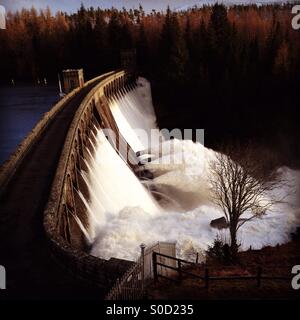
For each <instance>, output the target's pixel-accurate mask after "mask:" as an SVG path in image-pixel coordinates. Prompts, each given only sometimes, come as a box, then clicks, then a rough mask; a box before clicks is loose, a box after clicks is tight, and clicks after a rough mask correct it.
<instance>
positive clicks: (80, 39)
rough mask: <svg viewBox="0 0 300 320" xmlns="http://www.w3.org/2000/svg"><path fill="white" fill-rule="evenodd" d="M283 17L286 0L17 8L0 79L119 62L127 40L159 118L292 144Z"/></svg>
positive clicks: (295, 55) (292, 92) (293, 76)
mask: <svg viewBox="0 0 300 320" xmlns="http://www.w3.org/2000/svg"><path fill="white" fill-rule="evenodd" d="M291 19H292V15H291V5H289V4H286V5H265V6H260V7H257V6H255V5H249V6H232V7H230V8H226V7H224V6H223V5H215V6H213V7H210V6H204V7H202V8H193V9H190V10H188V11H183V12H172V11H171V10H170V9H168V10H167V11H166V12H157V11H155V10H153V11H152V12H151V13H145V12H144V10H143V8H142V7H141V6H140V8H139V9H136V10H126V9H123V10H116V9H114V8H112V9H109V10H102V9H100V8H97V9H95V8H88V9H87V8H85V7H84V6H81V8H80V9H79V10H78V12H77V13H74V14H66V13H63V12H57V13H56V14H55V15H53V14H52V13H51V11H50V10H49V9H47V10H44V11H40V12H37V11H36V10H35V9H34V8H32V9H31V10H21V11H19V12H16V13H9V14H8V19H7V20H8V21H7V30H5V31H4V30H0V31H1V32H0V74H1V81H2V82H5V83H9V81H10V79H12V78H14V79H15V80H17V81H18V80H34V81H36V79H37V78H43V77H47V78H48V79H51V78H52V79H56V75H57V73H58V72H60V71H61V70H62V69H66V68H84V72H85V76H86V78H91V77H92V76H95V75H98V74H100V73H102V72H105V71H109V70H113V69H117V68H119V67H120V51H121V50H124V49H131V48H136V50H137V62H138V66H139V73H140V74H144V75H145V76H146V77H148V78H149V79H150V80H151V81H152V84H153V93H154V98H155V105H156V107H157V115H158V121H159V124H160V126H163V127H179V128H180V127H182V128H188V127H189V128H205V129H206V130H207V133H206V137H207V139H208V140H207V141H208V142H209V144H214V141H215V139H217V140H218V139H220V136H222V135H225V136H229V135H233V136H235V135H239V136H240V137H243V136H245V138H246V139H249V138H251V136H255V137H262V138H264V137H265V136H268V137H269V138H270V137H272V139H273V140H272V139H271V140H272V141H273V142H274V143H275V141H276V143H277V142H278V141H279V140H280V141H281V140H282V141H284V143H280V144H281V145H282V146H283V147H282V148H286V149H287V150H298V152H299V147H298V144H297V145H296V144H295V143H296V142H294V140H293V139H287V137H290V136H291V134H293V135H294V136H297V134H298V131H297V130H298V126H299V124H298V109H299V102H298V100H300V99H299V98H298V97H297V95H298V94H299V92H300V91H299V90H300V88H299V87H300V31H295V30H293V29H292V27H291ZM183 110H184V111H183ZM296 119H297V120H296ZM218 131H219V132H218ZM212 132H213V133H212ZM295 132H296V134H294V133H295ZM269 138H268V139H269ZM269 140H270V139H269ZM288 152H289V151H288Z"/></svg>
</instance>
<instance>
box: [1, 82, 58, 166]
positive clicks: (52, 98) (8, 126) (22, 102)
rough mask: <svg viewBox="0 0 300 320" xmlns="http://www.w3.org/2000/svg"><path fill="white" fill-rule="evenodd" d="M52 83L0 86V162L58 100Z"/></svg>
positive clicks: (6, 157)
mask: <svg viewBox="0 0 300 320" xmlns="http://www.w3.org/2000/svg"><path fill="white" fill-rule="evenodd" d="M58 93H59V91H58V87H57V86H56V85H48V86H37V85H32V84H17V85H15V86H0V165H1V164H3V162H4V161H6V160H7V159H8V158H9V156H10V155H11V154H12V153H13V152H14V150H15V149H16V147H17V146H18V145H19V143H20V142H21V141H22V140H23V139H24V138H25V136H26V135H27V134H28V133H29V132H30V131H31V129H32V128H33V127H34V126H35V124H36V123H37V122H38V121H39V119H40V118H41V117H42V115H43V114H44V113H45V112H47V111H48V110H49V109H51V107H52V106H53V105H54V104H55V102H57V101H58V100H59V95H58Z"/></svg>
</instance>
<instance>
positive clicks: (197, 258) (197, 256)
mask: <svg viewBox="0 0 300 320" xmlns="http://www.w3.org/2000/svg"><path fill="white" fill-rule="evenodd" d="M198 261H199V252H197V255H196V264H198Z"/></svg>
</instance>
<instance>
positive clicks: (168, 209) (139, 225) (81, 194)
mask: <svg viewBox="0 0 300 320" xmlns="http://www.w3.org/2000/svg"><path fill="white" fill-rule="evenodd" d="M147 92H148V94H147ZM150 92H151V90H150V84H149V82H147V81H146V80H144V79H141V78H139V79H137V78H136V77H134V76H133V75H131V74H128V73H126V72H124V71H120V72H110V73H107V74H105V75H102V76H100V77H97V78H95V79H92V80H91V81H89V82H88V83H86V85H85V86H84V88H82V89H78V90H74V91H73V92H72V93H70V94H69V95H67V96H66V97H65V98H64V99H62V100H61V101H60V102H59V103H58V104H56V105H55V106H54V107H53V108H52V109H51V110H50V111H49V112H48V113H46V114H45V115H44V117H43V118H42V119H41V120H40V121H39V123H38V124H37V125H36V127H35V128H34V129H33V130H32V132H31V133H30V134H29V135H28V137H27V138H26V139H25V140H24V141H23V142H22V144H21V145H20V146H19V148H18V149H17V150H16V152H15V154H13V155H12V157H11V159H10V160H9V161H8V162H7V163H6V164H5V165H4V166H2V168H1V172H0V181H1V209H2V213H1V224H0V230H1V232H0V237H1V244H0V249H1V257H2V259H3V263H4V264H5V265H6V266H7V267H8V269H9V270H10V274H12V275H13V277H14V278H15V279H16V280H15V283H10V288H13V290H15V292H16V293H17V292H22V290H23V289H22V288H29V287H30V288H31V295H32V296H40V295H41V293H43V292H44V293H45V294H49V292H55V294H56V288H57V287H62V286H65V287H66V288H67V289H66V290H69V289H68V288H71V289H70V290H71V291H72V292H71V293H72V295H73V294H74V296H82V295H84V296H85V293H86V292H87V293H88V294H90V293H91V288H94V287H95V286H96V287H97V290H98V289H99V288H104V290H107V289H108V288H110V287H111V286H112V285H113V284H114V283H115V281H116V279H117V278H119V277H120V276H121V275H122V274H124V272H125V271H126V270H127V269H128V268H129V266H130V265H131V264H132V262H130V261H133V260H135V258H136V257H137V256H138V254H139V245H140V244H141V242H143V243H145V244H146V245H147V246H149V245H151V243H153V242H157V241H159V240H160V241H164V240H165V241H176V242H177V254H178V256H182V257H186V258H191V259H194V258H195V252H196V251H197V252H203V250H205V249H206V248H207V246H208V245H210V244H211V243H212V241H213V240H214V237H215V236H216V235H217V234H218V231H216V230H213V229H212V228H211V227H210V221H211V220H212V219H214V218H219V217H220V216H221V215H222V212H221V211H220V209H218V208H216V207H214V206H212V205H211V204H210V203H209V201H207V189H208V188H207V187H208V186H207V184H206V183H205V182H206V174H207V164H208V161H207V160H209V159H211V158H213V157H214V151H213V150H210V149H207V148H205V147H204V146H203V145H201V144H199V143H194V142H192V141H189V140H178V139H173V140H168V139H165V137H164V136H163V135H162V134H161V133H160V132H158V131H157V126H156V119H155V114H154V112H152V111H151V110H153V106H152V103H151V94H150ZM141 128H142V129H143V128H145V130H143V132H144V131H145V132H149V130H150V129H153V128H154V129H155V132H154V141H155V143H153V142H152V140H149V139H148V138H149V137H147V138H145V136H143V135H141V130H136V129H141ZM106 129H109V130H108V132H107V131H106ZM151 132H152V130H151ZM102 133H103V134H102ZM110 134H111V135H112V136H113V135H115V137H116V139H113V138H111V136H110ZM157 141H158V143H157ZM119 146H121V148H120V147H119ZM97 154H98V155H100V157H99V156H98V157H97ZM144 157H145V158H144ZM149 157H150V159H151V161H150V162H147V161H148V159H149ZM105 159H107V160H109V162H112V163H113V164H114V165H113V166H110V167H109V166H108V164H107V161H104V162H102V163H101V160H105ZM129 160H130V161H129ZM143 160H146V161H143ZM170 160H172V161H170ZM177 160H178V161H177ZM99 161H100V166H99V163H98V162H99ZM140 162H142V166H139V163H140ZM108 170H110V171H108ZM140 170H143V172H145V171H148V172H149V173H150V174H149V178H145V177H143V179H142V180H139V179H137V177H136V176H139V175H140V172H141V171H140ZM281 170H282V171H283V173H284V174H285V176H286V178H287V179H288V180H289V182H290V183H291V184H292V185H298V186H299V172H298V171H295V170H291V169H289V168H281ZM134 173H136V175H135V174H134ZM118 181H120V182H121V183H120V186H121V187H118V188H117V186H116V184H117V182H118ZM33 182H34V183H33ZM99 189H100V192H99ZM132 190H133V191H132ZM117 191H118V192H117ZM277 192H278V193H279V194H280V193H283V194H287V196H288V200H287V201H286V203H284V204H281V205H280V206H279V207H276V208H273V209H275V210H272V212H270V214H268V215H267V216H266V217H262V218H261V219H258V220H256V221H253V222H252V223H250V224H248V225H247V226H245V228H243V230H242V233H241V237H242V239H243V242H242V249H245V250H247V249H248V248H249V246H250V245H251V246H252V248H258V249H259V248H261V247H263V246H267V245H276V244H277V243H285V242H287V241H289V239H290V233H291V232H293V230H294V229H295V228H296V226H297V225H299V207H300V204H299V198H300V197H299V188H298V189H297V190H296V191H295V192H293V193H291V192H289V190H286V189H283V190H277ZM127 199H128V201H127ZM128 204H130V205H128ZM43 217H44V221H43V223H42V220H43ZM45 235H46V237H45ZM221 236H222V234H221ZM223 236H224V237H226V232H225V234H224V235H223ZM15 239H19V240H20V241H15ZM53 257H55V258H53ZM124 259H125V260H124ZM56 260H57V261H58V262H59V264H60V266H63V267H64V268H66V270H67V272H65V273H63V274H62V272H61V269H60V266H59V267H58V266H57V263H56ZM126 260H127V261H126ZM128 260H130V261H128ZM27 271H28V272H27ZM29 271H30V272H29ZM24 272H27V273H28V274H29V273H30V274H31V276H30V277H29V278H28V279H27V278H24V277H23V276H22V275H23V273H24ZM37 279H38V281H36V280H37ZM75 279H76V280H75ZM82 279H87V280H88V281H89V286H88V288H87V287H86V286H85V285H83V284H82ZM75 287H76V288H77V291H74V290H73V288H75ZM83 287H84V288H86V290H82V288H83ZM27 294H28V293H26V295H27ZM97 295H98V291H97Z"/></svg>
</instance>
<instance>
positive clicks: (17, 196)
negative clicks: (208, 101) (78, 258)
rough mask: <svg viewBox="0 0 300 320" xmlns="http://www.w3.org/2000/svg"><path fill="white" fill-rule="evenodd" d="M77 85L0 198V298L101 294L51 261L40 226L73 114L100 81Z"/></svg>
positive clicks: (90, 296) (99, 296)
mask: <svg viewBox="0 0 300 320" xmlns="http://www.w3.org/2000/svg"><path fill="white" fill-rule="evenodd" d="M104 78H105V76H103V77H102V78H100V79H99V80H98V81H96V82H94V83H92V84H90V85H87V86H86V87H84V88H82V89H81V90H80V91H79V92H78V93H77V94H76V95H75V96H74V97H72V98H71V99H70V100H69V101H68V102H67V103H66V105H65V106H64V107H63V109H62V110H61V111H59V113H58V114H57V115H56V116H55V117H54V119H53V120H52V121H51V122H50V124H49V125H48V127H47V128H46V130H45V131H44V132H43V134H42V136H41V137H40V139H39V140H38V141H37V142H36V143H35V145H34V146H33V147H32V148H31V150H30V151H29V152H28V154H27V155H26V156H25V158H24V159H23V161H22V163H21V165H20V167H19V168H18V170H17V172H16V173H15V175H14V177H13V178H12V180H11V181H10V183H9V185H8V187H7V191H6V192H5V195H4V196H2V197H1V198H0V208H1V212H0V265H3V266H4V267H5V269H6V286H7V290H0V300H1V299H3V298H4V299H6V298H7V299H16V298H19V299H43V298H55V299H59V298H63V297H67V298H75V299H76V298H87V299H88V298H97V299H99V298H101V293H100V292H99V289H98V290H96V288H92V287H91V286H90V285H89V286H87V284H86V283H84V282H83V281H79V280H77V279H75V278H73V277H71V276H70V275H68V273H67V272H66V270H65V269H63V267H61V266H60V265H59V264H57V262H56V261H54V260H53V258H52V256H51V253H50V250H49V248H48V246H47V241H46V237H45V234H44V229H43V211H44V208H45V206H46V204H47V200H48V196H49V194H50V190H51V185H52V181H53V179H54V175H55V172H56V168H57V164H58V161H59V158H60V154H61V151H62V148H63V145H64V141H65V138H66V135H67V132H68V129H69V126H70V124H71V122H72V119H73V117H74V114H75V112H76V110H77V108H78V107H79V105H80V103H81V102H82V101H83V99H84V97H85V96H86V94H87V93H88V92H89V91H90V90H91V89H92V87H94V86H95V85H96V84H98V83H99V82H100V81H101V80H103V79H104Z"/></svg>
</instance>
